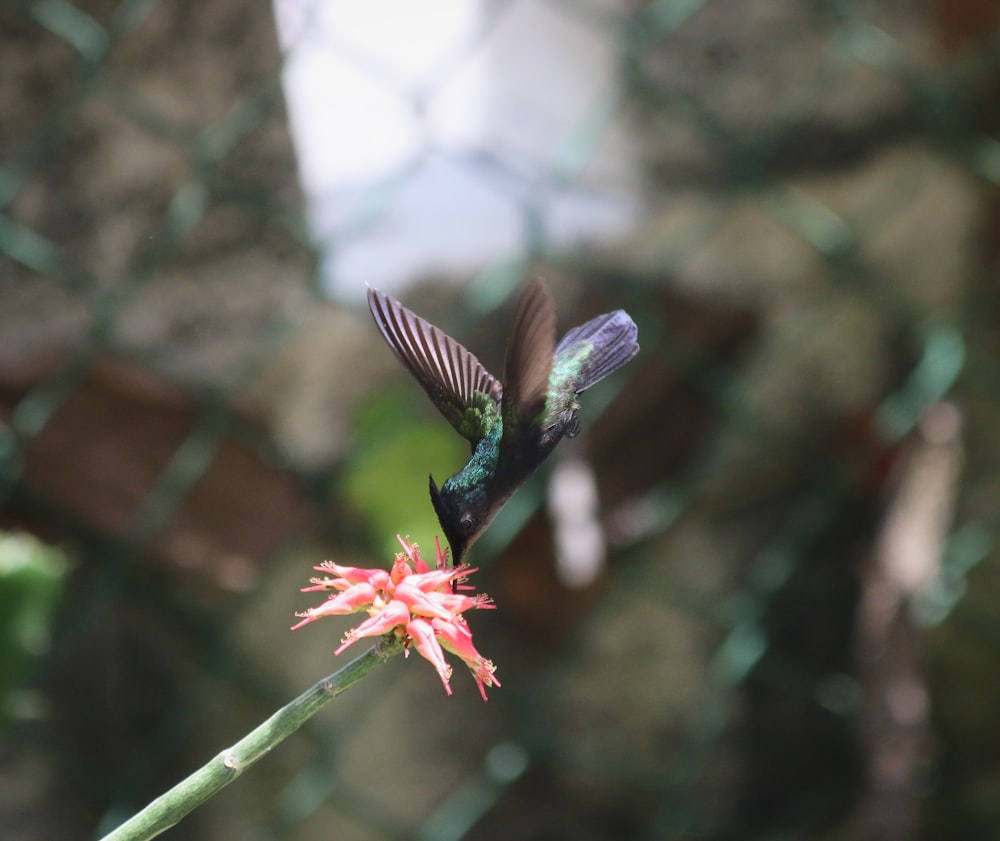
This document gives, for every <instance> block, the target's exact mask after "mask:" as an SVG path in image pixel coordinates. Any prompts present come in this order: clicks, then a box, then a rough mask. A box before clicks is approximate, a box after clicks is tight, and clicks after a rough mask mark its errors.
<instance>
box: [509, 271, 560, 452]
mask: <svg viewBox="0 0 1000 841" xmlns="http://www.w3.org/2000/svg"><path fill="white" fill-rule="evenodd" d="M555 345H556V308H555V304H554V303H553V302H552V296H551V295H550V294H549V290H548V288H547V287H546V286H545V284H544V283H543V282H542V281H541V280H539V279H537V278H534V279H532V280H530V281H528V283H527V284H525V286H524V288H523V289H522V291H521V295H520V297H519V298H518V302H517V309H516V310H515V311H514V323H513V326H512V327H511V332H510V337H509V338H508V340H507V353H506V358H505V359H504V374H503V378H504V391H503V405H502V409H501V411H502V414H503V442H504V444H503V446H504V447H506V445H507V444H508V443H514V442H515V441H517V439H518V438H520V437H521V436H523V435H524V434H525V433H527V432H529V431H531V432H537V431H538V416H539V415H540V414H541V413H542V411H543V410H544V409H545V401H546V399H547V397H548V391H549V376H550V374H551V373H552V354H553V351H554V350H555ZM508 451H509V450H508Z"/></svg>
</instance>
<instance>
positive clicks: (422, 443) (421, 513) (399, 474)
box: [342, 391, 468, 557]
mask: <svg viewBox="0 0 1000 841" xmlns="http://www.w3.org/2000/svg"><path fill="white" fill-rule="evenodd" d="M414 403H415V401H414V400H413V399H412V396H410V397H407V396H405V395H403V394H402V393H401V392H395V391H388V392H382V393H379V394H375V395H373V396H372V397H371V398H370V399H369V400H367V401H366V402H365V403H364V404H363V405H362V406H361V407H360V410H359V412H358V416H357V419H356V422H355V429H354V439H355V445H354V450H353V453H352V455H351V459H350V461H349V463H348V465H347V468H346V471H345V475H344V480H343V488H342V489H343V492H344V495H345V496H346V497H347V498H348V499H349V500H350V502H351V504H352V505H353V506H354V508H355V509H356V510H357V511H358V512H359V513H360V514H361V515H362V516H363V517H364V518H365V520H366V521H367V523H368V526H369V533H370V534H371V536H372V543H373V546H375V547H376V548H378V549H384V550H385V551H386V552H387V553H389V554H388V555H387V557H392V555H393V554H395V553H396V552H398V551H399V544H398V543H397V542H396V539H395V535H396V534H397V533H400V534H402V535H403V536H404V537H406V536H407V535H409V536H410V537H412V538H413V540H414V541H416V542H417V543H420V544H421V545H422V546H425V547H427V549H428V550H429V549H430V547H431V546H433V541H434V535H435V534H438V533H439V532H440V527H439V526H438V522H437V517H436V516H435V515H434V509H433V507H432V506H431V502H430V498H429V497H428V492H427V471H428V469H430V470H431V471H432V472H434V473H435V475H436V476H437V479H438V482H439V483H440V482H441V481H443V480H444V478H445V477H447V476H449V475H451V473H453V472H454V471H455V470H457V469H458V468H459V467H461V466H462V464H463V463H464V461H465V459H467V458H468V443H467V442H465V441H463V440H462V439H461V438H459V437H458V436H457V435H455V432H454V430H453V429H451V427H449V426H448V424H447V423H445V422H444V421H443V419H442V418H441V417H440V416H438V415H437V413H436V412H435V413H434V415H433V417H431V416H430V415H424V414H419V413H417V412H415V411H414Z"/></svg>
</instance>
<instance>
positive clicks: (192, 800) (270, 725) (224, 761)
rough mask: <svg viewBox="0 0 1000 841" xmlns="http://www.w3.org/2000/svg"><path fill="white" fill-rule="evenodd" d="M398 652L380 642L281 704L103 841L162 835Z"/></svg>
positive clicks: (398, 645) (389, 641)
mask: <svg viewBox="0 0 1000 841" xmlns="http://www.w3.org/2000/svg"><path fill="white" fill-rule="evenodd" d="M402 650H403V644H402V642H400V641H399V640H397V639H395V638H392V637H389V638H384V639H383V640H382V641H381V642H379V643H378V644H377V645H375V646H374V647H372V648H371V649H369V650H368V651H367V652H365V653H364V654H362V655H361V656H360V657H358V658H357V659H356V660H352V661H351V662H350V663H348V664H347V665H346V666H344V667H343V668H342V669H340V670H338V671H336V672H334V673H333V674H332V675H330V676H329V677H326V678H324V679H323V680H321V681H319V682H318V683H316V684H315V685H314V686H312V688H310V689H307V690H306V691H305V692H303V693H302V694H301V695H299V697H298V698H296V699H295V700H294V701H292V702H290V703H289V704H286V705H285V706H284V707H282V708H281V709H280V710H278V711H277V712H276V713H275V714H274V715H272V716H271V717H270V718H269V719H268V720H267V721H265V722H264V723H263V724H261V725H260V726H259V727H257V728H255V729H254V730H251V731H250V732H249V733H248V734H247V735H246V736H244V737H243V738H242V739H240V740H239V741H238V742H237V743H236V744H235V745H233V746H232V747H231V748H227V749H226V750H224V751H222V753H220V754H218V755H217V756H215V757H214V758H213V759H211V760H209V761H208V762H207V763H205V764H204V765H203V766H202V767H201V768H199V769H198V770H197V771H195V772H194V773H193V774H192V775H191V776H189V777H188V778H187V779H184V780H181V782H179V783H178V784H177V785H175V786H174V787H173V788H172V789H170V791H168V792H166V793H164V794H161V795H160V796H159V797H157V798H156V800H154V801H153V802H152V803H150V804H149V805H148V806H146V808H145V809H143V810H142V811H141V812H138V813H137V814H135V815H133V816H132V817H131V818H129V819H128V820H127V821H126V822H125V823H123V824H122V825H121V826H119V827H118V828H117V829H115V830H113V831H112V832H110V833H109V834H108V835H106V836H104V838H103V839H102V841H146V839H149V838H154V837H155V836H157V835H159V834H160V833H161V832H164V831H166V830H167V829H169V828H170V827H172V826H173V825H174V824H176V823H177V822H178V821H180V819H181V818H183V817H184V816H185V815H187V814H188V813H189V812H192V811H194V810H195V809H196V808H197V807H198V806H200V805H201V804H202V803H204V802H205V801H206V800H208V799H209V798H210V797H212V796H213V795H214V794H216V793H217V792H218V791H219V790H220V789H222V788H224V787H225V786H227V785H229V783H231V782H232V781H233V780H235V779H236V778H237V777H238V776H240V775H241V774H242V773H243V772H244V771H246V770H247V768H249V767H250V766H251V765H253V764H254V763H255V762H256V761H257V760H258V759H260V758H261V757H263V756H264V755H265V754H266V753H267V752H268V751H270V750H271V749H272V748H273V747H274V746H275V745H277V744H278V743H279V742H281V741H283V740H284V739H285V738H287V737H288V736H290V735H291V734H292V733H294V732H295V731H296V730H298V729H299V728H300V727H301V726H302V725H303V724H304V723H305V722H306V721H307V720H308V719H309V718H310V717H311V716H313V715H314V714H315V713H316V712H318V711H319V709H320V708H321V707H323V706H325V705H326V704H327V703H329V702H330V701H332V700H333V699H334V698H336V697H337V696H338V695H339V694H340V693H341V692H343V691H344V690H346V689H347V688H349V687H350V686H353V685H354V684H355V683H357V682H358V681H359V680H361V678H363V677H364V676H365V675H366V674H368V672H370V671H371V670H372V669H374V668H375V667H376V666H378V665H381V664H382V663H384V662H385V661H386V660H388V659H389V658H390V657H393V656H395V655H396V654H399V653H400V652H401V651H402Z"/></svg>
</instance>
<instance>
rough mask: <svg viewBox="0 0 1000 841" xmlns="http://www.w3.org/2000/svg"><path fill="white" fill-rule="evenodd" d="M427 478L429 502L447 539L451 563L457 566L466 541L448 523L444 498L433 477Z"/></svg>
mask: <svg viewBox="0 0 1000 841" xmlns="http://www.w3.org/2000/svg"><path fill="white" fill-rule="evenodd" d="M427 478H428V479H429V480H430V491H431V502H432V503H433V505H434V513H436V514H437V518H438V522H439V523H440V524H441V529H442V531H444V536H445V537H446V538H447V539H448V546H449V547H451V565H452V566H458V565H459V564H460V563H461V562H462V556H463V555H465V550H466V549H467V548H468V543H467V541H466V540H465V538H464V537H461V536H459V535H458V534H456V532H455V530H454V529H453V528H452V527H451V526H450V525H449V524H450V522H451V517H450V515H449V512H448V506H447V505H446V504H445V501H444V498H443V497H442V496H441V492H440V491H439V490H438V486H437V483H436V482H435V481H434V477H433V476H431V475H428V477H427Z"/></svg>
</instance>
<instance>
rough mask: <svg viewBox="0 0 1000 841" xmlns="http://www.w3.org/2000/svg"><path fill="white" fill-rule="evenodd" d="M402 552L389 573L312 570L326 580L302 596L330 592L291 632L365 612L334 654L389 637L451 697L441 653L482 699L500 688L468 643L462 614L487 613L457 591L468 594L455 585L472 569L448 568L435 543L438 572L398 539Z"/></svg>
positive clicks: (483, 602) (333, 567)
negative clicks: (462, 668)
mask: <svg viewBox="0 0 1000 841" xmlns="http://www.w3.org/2000/svg"><path fill="white" fill-rule="evenodd" d="M397 540H399V543H400V545H401V546H402V547H403V551H402V552H401V553H399V554H397V555H396V560H395V563H394V564H393V565H392V569H390V570H388V571H386V570H384V569H360V568H358V567H345V566H341V565H340V564H335V563H332V562H331V561H325V562H324V563H322V564H320V565H319V566H317V567H314V569H316V570H317V571H318V572H322V573H326V574H327V577H325V578H313V579H312V586H311V587H303V588H302V592H303V593H309V592H316V591H320V590H333V591H335V592H333V593H331V595H330V597H329V598H328V599H327V600H326V601H325V602H323V604H321V605H319V606H317V607H314V608H310V609H309V610H307V611H304V612H303V613H297V614H296V616H298V617H299V618H301V620H302V621H301V622H298V623H297V624H295V625H293V626H292V630H293V631H294V630H295V629H296V628H301V627H302V626H303V625H307V624H309V623H310V622H313V621H315V620H316V619H322V618H323V617H324V616H334V615H343V614H348V613H358V612H360V611H362V610H363V611H366V612H367V613H368V619H366V620H365V621H364V622H362V623H361V624H360V625H358V626H357V627H356V628H352V629H351V630H350V631H348V632H347V634H346V635H345V637H344V641H343V643H342V644H341V646H340V648H338V649H337V650H336V651H335V652H334V654H340V652H341V651H343V650H344V649H345V648H347V647H348V646H349V645H351V644H352V643H354V642H356V641H357V640H359V639H360V638H361V637H374V636H381V635H382V634H389V633H393V634H395V635H396V636H397V637H399V638H401V639H402V640H403V642H404V644H405V645H406V654H407V655H408V654H409V652H410V648H411V646H412V647H415V648H416V649H417V651H418V652H419V653H420V654H422V655H423V656H424V657H426V658H427V659H428V660H429V661H430V662H431V664H432V665H433V666H434V668H435V669H436V670H437V673H438V674H439V675H440V676H441V681H442V683H444V688H445V691H446V692H447V693H448V694H449V695H450V694H451V686H450V684H449V681H450V680H451V666H449V665H448V663H447V662H446V661H445V659H444V652H443V651H442V648H445V649H447V650H448V651H450V652H451V653H452V654H455V655H457V656H458V657H460V658H461V659H462V660H463V661H464V662H465V665H466V666H468V667H469V671H470V672H472V677H473V678H474V679H475V681H476V685H477V686H478V687H479V692H480V694H481V695H482V696H483V700H484V701H485V700H486V687H487V686H499V685H500V681H498V680H497V679H496V677H495V676H494V675H493V672H494V669H495V667H494V665H493V664H492V663H491V662H490V661H489V660H486V659H484V658H483V657H482V656H480V654H479V652H478V651H476V649H475V647H474V646H473V644H472V632H471V631H470V630H469V626H468V625H467V624H466V622H465V619H464V618H463V617H462V613H464V612H465V611H466V610H469V609H471V608H492V607H493V606H494V605H493V604H492V602H491V601H490V599H489V597H488V596H486V595H473V596H467V595H462V594H461V593H459V592H457V590H471V589H472V588H471V587H466V586H464V585H462V584H460V583H458V582H460V581H464V580H465V578H466V577H467V576H468V575H470V574H471V573H473V572H475V571H476V570H475V569H471V568H469V567H468V566H465V565H462V566H458V567H448V566H447V560H446V558H445V555H444V554H443V553H442V552H441V543H440V542H439V541H437V540H435V546H436V548H437V567H436V568H434V569H432V568H430V567H429V566H428V565H427V562H426V561H424V560H423V559H422V558H421V557H420V550H419V549H418V547H417V546H416V544H410V543H407V542H406V541H405V540H403V538H402V537H399V536H398V535H397Z"/></svg>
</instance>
